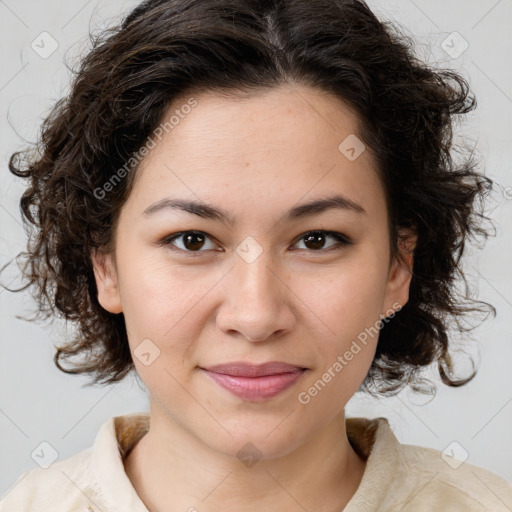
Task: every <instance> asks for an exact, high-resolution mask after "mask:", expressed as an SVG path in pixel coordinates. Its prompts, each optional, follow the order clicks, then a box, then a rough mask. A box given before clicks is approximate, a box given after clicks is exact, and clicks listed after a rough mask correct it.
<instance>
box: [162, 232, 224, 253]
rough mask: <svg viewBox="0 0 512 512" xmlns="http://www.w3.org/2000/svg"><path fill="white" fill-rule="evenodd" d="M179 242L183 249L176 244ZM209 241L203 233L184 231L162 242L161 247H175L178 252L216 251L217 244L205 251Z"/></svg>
mask: <svg viewBox="0 0 512 512" xmlns="http://www.w3.org/2000/svg"><path fill="white" fill-rule="evenodd" d="M179 240H181V247H180V246H179V245H178V244H175V243H174V242H175V241H179ZM208 240H210V237H209V236H208V235H206V233H203V232H202V231H183V232H181V233H176V234H174V235H171V236H168V237H166V238H164V239H163V240H162V241H161V245H170V246H174V248H176V249H177V250H181V251H185V252H204V251H205V250H208V249H214V248H215V247H216V246H215V244H213V243H212V247H207V248H206V249H204V247H205V242H207V241H208ZM201 249H204V250H201Z"/></svg>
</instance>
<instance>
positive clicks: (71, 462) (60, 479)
mask: <svg viewBox="0 0 512 512" xmlns="http://www.w3.org/2000/svg"><path fill="white" fill-rule="evenodd" d="M91 451H92V449H91V448H87V449H86V450H83V451H81V452H79V453H77V454H76V455H74V456H73V457H70V458H68V459H65V460H63V461H60V462H55V463H54V464H52V465H51V466H50V467H48V468H46V469H43V468H35V469H31V470H30V471H27V472H25V473H23V474H22V475H21V476H20V477H19V478H18V479H17V481H16V482H15V483H14V484H13V486H12V487H11V489H10V490H9V491H7V493H6V494H5V495H4V497H3V498H2V500H1V501H0V512H17V511H21V510H23V511H24V512H29V511H36V510H53V511H55V512H60V511H67V512H69V511H75V510H76V511H84V512H88V511H92V510H96V509H95V508H92V507H90V508H88V507H89V505H91V500H93V502H94V498H95V496H94V492H93V489H91V485H90V484H91V479H90V460H91Z"/></svg>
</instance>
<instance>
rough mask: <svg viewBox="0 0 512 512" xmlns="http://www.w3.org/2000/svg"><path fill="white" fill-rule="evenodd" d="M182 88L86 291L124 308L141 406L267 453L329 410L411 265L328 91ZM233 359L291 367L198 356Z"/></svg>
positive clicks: (278, 452) (315, 430)
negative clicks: (265, 372) (224, 369)
mask: <svg viewBox="0 0 512 512" xmlns="http://www.w3.org/2000/svg"><path fill="white" fill-rule="evenodd" d="M195 101H196V102H197V104H196V105H195V106H194V107H193V108H191V109H186V111H187V112H188V113H187V115H184V116H182V118H180V120H179V123H178V124H176V125H175V126H174V127H173V129H172V130H169V131H168V133H166V134H165V136H164V137H162V138H161V140H159V141H157V142H156V145H154V147H152V149H150V151H149V154H148V155H147V156H146V157H145V159H144V160H143V161H142V164H141V167H140V168H139V169H138V171H137V172H138V175H137V179H136V181H135V183H134V187H133V189H132V191H131V193H130V196H129V198H128V200H127V202H126V203H125V204H124V206H123V208H122V210H121V213H120V217H119V222H118V225H117V230H116V236H115V256H114V255H107V256H106V257H98V256H96V255H94V256H93V263H94V268H95V276H96V282H97V286H98V299H99V301H100V303H101V305H102V306H103V307H104V308H105V309H107V310H108V311H110V312H112V313H119V312H123V313H124V318H125V321H126V327H127V331H128V336H129V343H130V349H131V350H132V355H133V360H134V363H135V366H136V370H137V372H138V374H139V376H140V378H141V379H142V380H143V382H144V383H145V385H146V387H147V389H148V391H149V392H150V394H151V402H152V413H153V411H154V410H155V411H159V414H160V417H161V418H165V420H162V421H166V422H167V423H168V425H173V426H178V427H179V428H180V429H182V431H183V432H186V433H187V435H188V436H192V438H194V439H196V440H199V441H200V442H202V443H204V444H205V445H207V446H209V447H210V448H212V449H214V450H216V451H218V452H219V453H223V454H227V455H231V456H235V455H236V452H237V451H238V450H239V449H240V447H241V446H243V445H244V444H245V443H246V442H252V443H253V444H254V445H255V446H257V447H258V449H259V450H260V451H261V452H262V453H263V457H264V458H273V457H277V456H282V455H284V454H286V453H289V452H291V451H292V450H294V449H295V448H297V447H299V446H301V445H303V444H305V443H307V442H308V440H311V439H312V438H313V437H314V436H316V435H319V434H321V432H322V431H323V429H326V428H327V425H328V424H329V423H330V422H331V421H332V420H333V419H335V418H336V417H338V418H339V417H342V415H343V410H344V406H345V404H346V403H347V401H348V400H349V399H350V397H351V396H352V395H353V394H354V393H355V392H356V391H357V389H358V388H359V386H360V384H361V382H362V381H363V380H364V378H365V376H366V374H367V372H368V369H369V367H370V365H371V362H372V359H373V356H374V353H375V348H376V344H377V336H378V335H377V331H378V329H377V328H378V325H379V320H380V319H381V318H382V317H383V316H390V315H391V314H392V313H393V310H396V309H399V308H400V306H401V305H402V306H403V305H404V304H405V303H406V302H407V299H408V290H409V283H410V277H411V276H410V273H409V269H408V268H407V267H406V265H404V264H400V263H399V262H398V261H397V260H391V258H390V247H389V233H388V227H387V226H388V217H387V207H386V201H385V195H384V189H383V186H382V183H381V181H380V179H379V176H378V174H377V171H376V167H375V163H374V161H373V159H372V157H371V155H370V152H369V150H363V151H362V152H361V149H363V147H362V146H359V145H358V144H360V143H359V142H358V139H356V138H355V137H356V134H357V132H358V119H357V117H356V116H355V115H354V114H353V113H352V112H351V111H350V109H349V108H348V107H347V106H346V105H345V104H344V103H342V102H341V101H340V100H339V99H337V98H334V97H333V96H329V95H326V94H324V93H322V92H320V91H318V90H315V89H310V88H308V87H305V86H304V87H299V86H297V87H294V88H291V87H289V86H282V87H279V88H275V89H272V90H269V91H266V92H262V93H258V94H255V95H253V96H250V97H246V98H243V99H234V98H226V97H222V96H217V95H215V94H214V93H211V92H209V93H202V94H200V95H197V96H195ZM185 103H187V98H184V99H183V100H182V102H181V103H180V102H175V103H174V104H173V106H172V108H171V109H169V115H168V116H166V119H167V118H168V117H169V116H170V115H172V114H173V113H174V112H175V110H176V109H179V108H180V106H181V105H183V104H185ZM184 110H185V109H184ZM347 137H349V138H348V139H347ZM344 141H345V142H344ZM342 143H343V144H342ZM340 144H341V149H340ZM351 148H353V149H354V151H351ZM334 197H337V199H336V200H333V201H331V202H330V203H327V205H326V204H323V206H321V204H322V203H320V206H318V205H317V207H316V208H315V207H310V208H306V207H304V205H306V204H309V203H313V202H318V201H323V200H325V199H327V198H334ZM179 201H181V202H197V203H204V204H206V205H208V206H210V207H212V208H215V209H216V210H218V212H217V213H211V212H210V211H209V210H207V209H206V207H204V208H202V209H201V208H196V209H195V213H194V212H193V211H186V210H187V207H185V206H183V204H182V207H181V208H180V207H177V206H176V202H179ZM172 202H174V203H172ZM173 204H174V206H173ZM188 210H190V208H189V207H188ZM221 214H224V215H225V217H222V216H221ZM191 231H192V233H190V232H191ZM363 340H364V341H363ZM350 354H351V355H350ZM241 362H243V363H247V364H250V365H260V364H262V363H267V362H282V363H287V364H289V365H292V366H293V367H298V368H301V369H305V370H300V371H288V370H287V371H286V372H285V373H283V372H282V371H280V372H277V373H281V375H279V376H274V378H273V379H272V378H270V377H265V378H264V380H260V381H259V383H260V384H258V383H256V384H255V382H256V379H257V378H252V379H246V380H245V381H243V377H238V378H235V377H232V378H231V380H230V378H229V377H221V378H219V377H218V376H217V375H214V374H213V372H208V371H207V370H208V369H211V368H212V367H213V366H215V365H223V364H228V363H241ZM214 377H216V378H214ZM223 379H224V380H223ZM260 379H261V378H260ZM225 385H231V386H234V387H235V388H236V389H238V392H235V391H234V390H233V389H231V390H230V389H227V388H226V387H225ZM244 386H245V387H244ZM247 387H249V388H250V389H253V391H252V392H251V391H250V389H249V391H248V390H247V389H246V388H247ZM254 388H256V391H254ZM315 390H316V391H315ZM152 421H153V420H152ZM159 421H160V420H159Z"/></svg>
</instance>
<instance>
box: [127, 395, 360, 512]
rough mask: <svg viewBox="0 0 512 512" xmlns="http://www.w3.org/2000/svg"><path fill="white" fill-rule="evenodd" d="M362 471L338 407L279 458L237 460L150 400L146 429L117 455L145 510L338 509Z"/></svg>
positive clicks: (332, 511)
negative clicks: (321, 425)
mask: <svg viewBox="0 0 512 512" xmlns="http://www.w3.org/2000/svg"><path fill="white" fill-rule="evenodd" d="M364 468H365V461H363V460H362V459H361V458H360V457H359V456H358V455H357V454H356V453H355V452H354V450H353V449H352V447H351V445H350V443H349V441H348V438H347V434H346V430H345V418H344V413H343V412H342V413H341V414H340V415H338V416H336V417H335V418H334V419H333V420H332V421H331V422H330V423H329V424H328V425H326V426H325V427H324V428H323V429H322V430H321V431H318V432H317V433H316V435H315V436H314V437H313V438H311V439H310V440H308V441H307V442H306V443H305V444H302V445H301V446H300V447H299V448H298V449H296V450H294V451H292V452H290V453H288V454H287V455H284V456H282V457H278V458H274V459H264V458H262V459H259V460H257V461H256V459H254V461H253V463H252V464H251V463H249V462H247V461H246V463H245V464H244V463H242V461H241V460H239V459H238V458H236V457H232V456H228V455H226V454H223V453H219V452H218V451H216V450H213V449H212V448H210V447H208V446H207V445H205V444H204V443H202V441H201V440H199V439H197V437H195V436H193V435H192V434H190V433H189V432H188V431H186V430H184V429H182V428H181V426H180V425H178V424H176V423H175V422H174V421H173V420H172V419H171V418H169V417H168V416H167V415H166V414H165V413H163V411H162V410H161V409H159V408H157V407H155V406H154V405H153V404H152V408H151V424H150V429H149V431H148V432H147V434H146V435H145V436H144V437H143V438H142V439H141V440H140V441H139V442H138V443H137V444H136V445H135V447H134V448H133V449H132V451H131V452H130V454H129V455H128V457H127V458H126V460H125V469H126V473H127V475H128V478H129V479H130V480H131V482H132V485H133V486H134V488H135V490H136V491H137V493H138V495H139V496H140V498H141V499H142V501H143V502H144V503H145V505H146V507H147V508H148V510H149V511H150V512H164V511H165V512H174V511H184V510H186V511H190V512H196V511H197V512H213V511H218V510H225V511H227V512H230V511H239V510H244V511H247V512H252V511H255V512H256V511H258V512H259V511H261V510H266V511H281V510H287V511H295V510H296V511H298V512H299V511H300V512H303V511H304V510H309V511H315V512H316V511H318V512H320V511H322V512H340V511H341V510H343V508H344V507H345V505H346V504H347V503H348V502H349V501H350V499H351V497H352V496H353V495H354V493H355V492H356V490H357V487H358V486H359V483H360V481H361V478H362V476H363V473H364Z"/></svg>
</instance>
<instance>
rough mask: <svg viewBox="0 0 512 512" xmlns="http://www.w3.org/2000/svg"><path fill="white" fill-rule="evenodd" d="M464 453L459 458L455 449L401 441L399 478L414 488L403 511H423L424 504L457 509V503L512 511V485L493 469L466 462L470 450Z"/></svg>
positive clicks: (483, 508) (467, 508)
mask: <svg viewBox="0 0 512 512" xmlns="http://www.w3.org/2000/svg"><path fill="white" fill-rule="evenodd" d="M458 446H460V445H458ZM460 450H461V451H462V450H463V449H462V447H461V448H460ZM461 455H463V457H461V458H460V459H457V458H454V456H453V450H448V451H446V450H445V451H443V452H441V451H439V450H435V449H432V448H425V447H420V446H414V445H407V444H400V447H399V457H400V464H399V467H398V471H397V481H398V482H399V481H403V482H404V483H406V484H409V486H410V488H411V490H412V491H413V493H411V496H410V501H409V503H408V505H407V507H405V508H404V512H405V511H407V510H421V509H420V508H418V505H420V504H421V503H424V504H425V503H426V504H432V505H435V506H436V507H441V508H440V509H441V510H452V509H453V510H455V507H454V505H458V506H459V507H462V506H463V507H464V510H469V511H473V510H474V511H480V510H481V511H484V510H493V511H510V510H511V509H512V485H511V484H510V483H509V482H507V481H506V480H505V479H503V478H501V477H500V476H498V475H496V474H494V473H492V472H491V471H488V470H486V469H484V468H481V467H479V466H476V465H473V464H470V463H468V462H467V461H464V460H463V459H464V458H466V457H467V453H464V452H462V453H461ZM442 507H444V508H442Z"/></svg>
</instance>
